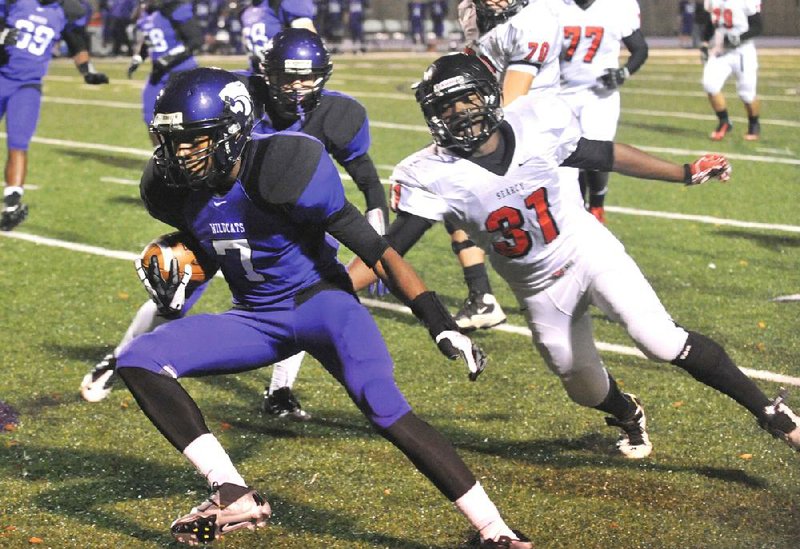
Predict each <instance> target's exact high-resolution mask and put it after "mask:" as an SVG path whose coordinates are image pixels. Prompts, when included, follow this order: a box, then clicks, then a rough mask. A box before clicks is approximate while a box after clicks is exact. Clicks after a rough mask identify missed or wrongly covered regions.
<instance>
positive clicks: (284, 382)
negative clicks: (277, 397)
mask: <svg viewBox="0 0 800 549" xmlns="http://www.w3.org/2000/svg"><path fill="white" fill-rule="evenodd" d="M304 356H306V353H305V351H301V352H299V353H297V354H296V355H293V356H290V357H289V358H286V359H284V360H281V361H280V362H276V363H275V365H274V366H273V367H272V381H270V383H269V394H272V393H274V392H275V391H277V390H278V389H281V388H283V387H289V388H291V387H292V386H293V385H294V380H295V379H297V372H299V371H300V365H301V364H302V363H303V357H304Z"/></svg>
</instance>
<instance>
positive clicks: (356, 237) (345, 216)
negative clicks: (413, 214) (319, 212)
mask: <svg viewBox="0 0 800 549" xmlns="http://www.w3.org/2000/svg"><path fill="white" fill-rule="evenodd" d="M325 230H326V231H327V232H328V234H330V235H331V236H332V237H334V238H335V239H336V240H338V241H339V242H341V243H342V244H344V245H345V246H347V248H348V249H350V250H352V251H353V252H354V253H355V254H356V255H357V256H358V257H360V258H361V259H362V260H363V261H364V263H366V264H367V266H368V267H369V268H372V267H374V266H375V264H376V263H377V262H378V260H379V259H380V258H381V256H382V255H383V252H385V251H386V249H387V248H388V247H389V243H388V242H387V241H386V239H384V238H383V237H382V236H381V235H379V234H378V233H376V232H375V229H373V228H372V226H371V225H370V224H369V223H368V222H367V218H366V217H364V216H363V215H361V213H360V212H359V211H358V209H357V208H356V207H355V206H353V205H352V204H351V203H350V202H345V205H344V207H343V208H342V209H341V210H339V211H338V212H336V213H335V214H334V215H333V216H331V217H330V219H329V220H328V224H327V226H326V227H325Z"/></svg>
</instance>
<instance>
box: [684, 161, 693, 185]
mask: <svg viewBox="0 0 800 549" xmlns="http://www.w3.org/2000/svg"><path fill="white" fill-rule="evenodd" d="M683 182H684V183H686V184H687V185H691V184H692V166H691V164H684V165H683Z"/></svg>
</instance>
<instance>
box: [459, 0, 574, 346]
mask: <svg viewBox="0 0 800 549" xmlns="http://www.w3.org/2000/svg"><path fill="white" fill-rule="evenodd" d="M561 1H562V0H465V1H464V2H462V3H461V4H460V5H459V13H460V17H461V19H460V23H461V25H462V29H463V31H464V35H465V36H468V37H472V38H473V39H472V40H471V42H470V43H469V44H468V46H467V48H466V50H467V51H468V52H475V53H476V54H477V55H479V56H480V57H481V59H483V61H484V62H485V63H486V64H487V65H488V66H489V67H490V68H491V69H492V71H493V72H494V74H495V76H496V77H497V78H498V79H499V80H500V82H501V86H502V89H503V101H504V105H508V104H510V103H512V102H513V101H514V100H516V99H517V98H518V97H522V96H524V95H528V94H532V93H547V92H552V93H556V92H557V91H558V86H559V55H560V52H561V34H562V33H561V27H560V25H559V22H558V13H557V11H558V9H559V7H558V4H557V3H556V2H561ZM447 230H448V232H450V234H451V239H452V246H453V252H454V253H455V254H456V255H457V256H458V260H459V262H460V263H461V267H462V270H463V272H464V280H465V281H466V283H467V287H468V290H469V294H468V295H467V298H466V299H465V300H464V303H463V305H462V306H461V309H459V311H458V312H457V313H456V315H455V320H456V324H458V326H459V327H460V328H461V329H462V330H465V331H469V330H474V329H477V328H491V327H492V326H496V325H498V324H500V323H502V322H505V320H506V315H505V313H504V312H503V309H502V307H500V304H499V303H498V302H497V299H496V298H495V297H494V295H493V293H492V288H491V284H490V282H489V275H488V273H487V272H486V266H485V265H484V260H485V256H484V253H483V251H482V250H481V249H480V248H479V247H478V246H476V245H475V243H474V242H473V241H472V240H470V238H469V235H467V233H465V232H464V231H462V230H456V229H454V228H453V227H451V226H449V225H447Z"/></svg>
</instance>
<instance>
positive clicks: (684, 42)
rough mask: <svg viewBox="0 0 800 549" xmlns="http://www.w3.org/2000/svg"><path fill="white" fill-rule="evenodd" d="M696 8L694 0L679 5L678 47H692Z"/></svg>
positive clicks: (683, 0) (684, 0) (687, 0)
mask: <svg viewBox="0 0 800 549" xmlns="http://www.w3.org/2000/svg"><path fill="white" fill-rule="evenodd" d="M694 8H695V3H694V1H693V0H681V1H680V2H679V3H678V45H680V47H682V48H691V47H692V29H693V27H694Z"/></svg>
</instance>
